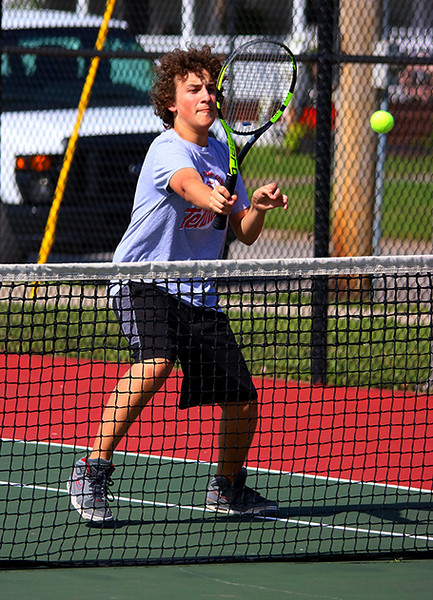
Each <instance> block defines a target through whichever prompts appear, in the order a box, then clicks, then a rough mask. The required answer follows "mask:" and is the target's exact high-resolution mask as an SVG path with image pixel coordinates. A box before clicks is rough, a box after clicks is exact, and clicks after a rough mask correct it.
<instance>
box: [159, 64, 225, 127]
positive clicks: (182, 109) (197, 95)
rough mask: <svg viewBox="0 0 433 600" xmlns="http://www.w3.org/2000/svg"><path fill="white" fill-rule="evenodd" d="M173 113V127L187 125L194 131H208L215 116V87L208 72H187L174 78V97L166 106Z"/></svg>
mask: <svg viewBox="0 0 433 600" xmlns="http://www.w3.org/2000/svg"><path fill="white" fill-rule="evenodd" d="M168 108H169V110H171V111H172V112H173V113H174V121H175V129H176V128H177V126H181V127H187V128H188V129H191V130H192V131H195V132H204V131H206V132H207V131H208V129H209V127H210V126H211V125H212V123H213V122H214V121H215V119H216V117H217V109H216V87H215V82H214V81H211V79H210V76H209V73H208V72H207V71H202V73H201V75H200V76H198V75H196V74H195V73H188V75H187V77H186V79H183V78H180V77H177V78H176V99H175V101H174V104H173V105H172V106H169V107H168Z"/></svg>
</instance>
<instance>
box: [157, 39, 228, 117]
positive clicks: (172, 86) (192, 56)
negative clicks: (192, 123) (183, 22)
mask: <svg viewBox="0 0 433 600" xmlns="http://www.w3.org/2000/svg"><path fill="white" fill-rule="evenodd" d="M220 68H221V61H220V59H219V58H218V57H217V56H215V55H214V54H213V53H212V49H211V48H210V46H208V45H205V46H203V47H202V48H192V47H191V48H188V49H187V50H181V49H180V48H176V49H175V50H173V51H172V52H168V53H167V54H165V55H164V56H163V57H162V58H161V59H160V62H159V64H158V65H157V66H156V68H155V79H154V84H153V88H152V92H151V96H152V101H153V104H154V108H155V114H156V115H157V116H158V117H161V119H162V122H163V123H164V127H165V128H166V129H171V128H172V127H173V126H174V115H173V113H172V112H171V111H170V110H169V109H168V108H167V107H168V106H172V105H173V103H174V102H175V99H176V83H175V79H176V77H180V78H182V79H186V78H187V77H188V74H189V73H194V74H195V75H198V76H199V77H200V76H201V74H202V73H203V71H207V72H208V73H209V75H210V78H211V79H212V80H213V81H216V80H217V77H218V73H219V71H220Z"/></svg>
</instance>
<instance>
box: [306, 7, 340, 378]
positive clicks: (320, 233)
mask: <svg viewBox="0 0 433 600" xmlns="http://www.w3.org/2000/svg"><path fill="white" fill-rule="evenodd" d="M337 5H338V0H327V2H321V1H320V0H316V2H315V7H316V14H317V21H318V64H317V128H316V188H315V224H314V256H315V257H326V256H329V206H330V194H331V162H332V131H331V126H332V123H331V119H332V71H333V52H334V41H335V22H336V18H335V15H336V12H335V9H336V6H337ZM327 328H328V280H327V277H323V276H317V277H314V279H313V289H312V322H311V346H312V348H311V353H312V354H311V380H312V383H313V385H319V384H325V383H326V379H327V370H326V355H327Z"/></svg>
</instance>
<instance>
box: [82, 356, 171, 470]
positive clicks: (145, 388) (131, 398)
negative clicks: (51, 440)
mask: <svg viewBox="0 0 433 600" xmlns="http://www.w3.org/2000/svg"><path fill="white" fill-rule="evenodd" d="M172 368H173V364H172V363H171V362H170V361H168V360H166V359H163V358H160V359H158V358H156V359H151V360H148V361H144V362H139V363H135V364H134V365H132V367H131V368H130V369H129V371H128V372H127V373H126V374H125V375H124V376H123V377H122V378H121V379H120V380H119V382H118V383H117V386H116V389H115V390H114V391H113V392H112V393H111V395H110V397H109V399H108V402H107V405H106V407H105V409H104V414H103V416H102V421H101V425H100V426H99V431H98V434H97V436H96V438H95V441H94V444H93V449H92V452H91V454H90V455H89V458H103V459H105V460H111V457H112V454H113V451H114V450H115V449H116V447H117V445H118V444H119V442H120V441H121V440H122V438H123V436H124V435H125V434H126V432H127V431H128V429H129V427H130V426H131V425H132V423H133V422H134V421H135V419H136V418H137V417H138V415H139V414H140V412H141V411H142V409H143V408H144V407H145V406H146V404H147V403H148V402H149V400H151V398H152V397H153V395H154V394H155V392H157V391H158V390H159V389H160V388H161V387H162V385H163V384H164V382H165V380H166V379H167V377H168V376H169V374H170V372H171V370H172Z"/></svg>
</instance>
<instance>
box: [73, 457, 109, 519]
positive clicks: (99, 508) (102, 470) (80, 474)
mask: <svg viewBox="0 0 433 600" xmlns="http://www.w3.org/2000/svg"><path fill="white" fill-rule="evenodd" d="M113 471H114V466H113V465H112V464H111V462H110V461H108V460H103V459H87V458H81V459H80V460H79V461H78V462H77V463H76V464H75V467H74V470H73V472H72V475H71V478H70V479H69V481H68V482H67V484H66V487H67V490H68V492H69V494H70V496H71V503H72V506H73V507H74V508H76V509H77V510H78V512H79V513H80V515H81V516H82V517H83V519H87V520H88V521H94V522H102V521H112V520H113V515H112V513H111V510H110V508H109V506H108V500H107V496H108V486H110V485H112V483H113V482H112V480H111V479H110V475H111V474H112V472H113Z"/></svg>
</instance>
